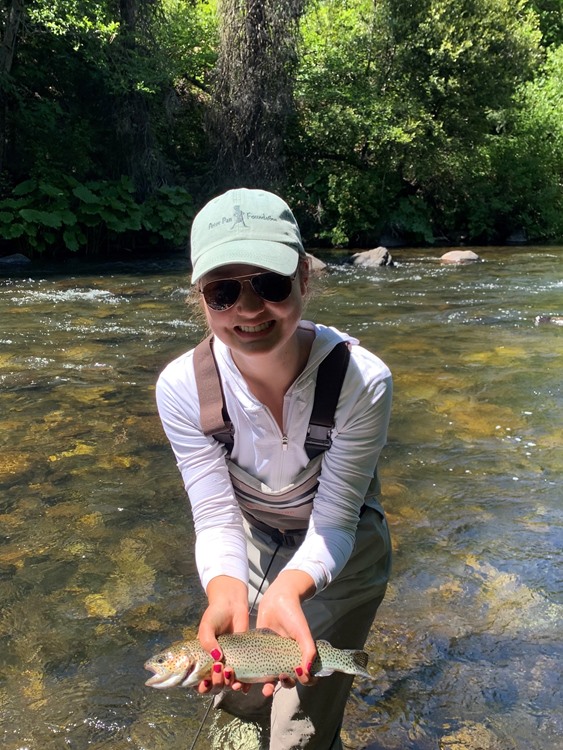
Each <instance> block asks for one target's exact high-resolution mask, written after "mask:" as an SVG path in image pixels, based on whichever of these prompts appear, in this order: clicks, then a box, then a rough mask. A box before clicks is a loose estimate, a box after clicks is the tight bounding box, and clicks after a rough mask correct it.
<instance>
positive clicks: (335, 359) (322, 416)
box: [305, 341, 350, 460]
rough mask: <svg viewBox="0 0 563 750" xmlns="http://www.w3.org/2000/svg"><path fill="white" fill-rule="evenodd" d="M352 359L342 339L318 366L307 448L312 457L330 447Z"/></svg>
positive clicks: (306, 442) (306, 440)
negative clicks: (339, 403) (345, 378)
mask: <svg viewBox="0 0 563 750" xmlns="http://www.w3.org/2000/svg"><path fill="white" fill-rule="evenodd" d="M349 360H350V349H349V348H348V344H347V343H346V342H345V341H341V342H340V343H339V344H337V345H336V346H335V347H334V349H332V351H331V352H330V353H329V354H328V355H327V356H326V357H325V358H324V359H323V361H322V362H321V364H320V365H319V369H318V372H317V385H316V387H315V400H314V401H313V411H312V412H311V418H310V419H309V429H308V430H307V438H306V439H305V450H306V451H307V455H308V456H309V460H310V459H312V458H315V456H318V455H319V453H322V452H323V451H326V450H328V449H329V448H330V446H331V444H332V437H331V436H332V428H333V427H334V413H335V412H336V406H337V405H338V399H339V398H340V391H341V389H342V383H343V382H344V376H345V375H346V370H347V369H348V362H349Z"/></svg>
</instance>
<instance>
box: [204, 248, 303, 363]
mask: <svg viewBox="0 0 563 750" xmlns="http://www.w3.org/2000/svg"><path fill="white" fill-rule="evenodd" d="M257 273H265V270H264V269H263V268H259V267H258V266H248V265H245V264H239V263H237V264H231V265H226V266H221V267H220V268H216V269H215V270H213V271H210V273H208V274H206V275H205V276H203V278H202V279H201V281H200V289H202V288H203V287H204V286H205V284H208V283H209V282H210V281H217V280H219V279H228V278H233V277H238V278H239V280H240V281H243V279H244V278H246V277H249V276H252V275H253V274H257ZM240 277H243V278H240ZM307 284H308V263H307V262H306V261H305V262H301V263H300V264H299V268H298V270H297V274H296V276H295V278H294V280H293V282H292V285H291V292H290V294H289V296H288V297H287V299H285V300H283V301H282V302H268V301H266V300H264V299H262V297H260V296H259V295H258V294H257V293H256V292H255V291H254V289H253V288H252V286H251V284H250V283H247V282H244V283H243V285H242V291H241V293H240V296H239V298H238V299H237V301H236V302H235V304H234V305H233V306H232V307H230V308H229V309H227V310H222V311H219V310H213V309H212V308H211V307H209V306H208V305H207V303H206V302H205V300H204V299H203V297H202V300H203V306H204V310H205V314H206V317H207V322H208V325H209V327H210V328H211V330H212V332H213V334H214V335H215V336H217V337H218V338H219V339H220V340H221V341H222V342H223V343H224V344H226V346H228V347H229V348H230V349H231V350H233V351H234V352H237V353H239V354H242V355H257V354H268V353H270V352H273V351H275V350H277V349H278V348H279V347H282V346H284V345H285V344H288V343H289V341H290V340H291V338H292V337H293V336H294V334H295V332H296V330H297V326H298V325H299V321H300V320H301V313H302V311H303V297H304V294H305V292H306V291H307Z"/></svg>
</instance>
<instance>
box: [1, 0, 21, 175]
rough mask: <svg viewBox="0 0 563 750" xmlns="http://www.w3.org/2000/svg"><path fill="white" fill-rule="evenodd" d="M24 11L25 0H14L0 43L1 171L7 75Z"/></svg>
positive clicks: (6, 101)
mask: <svg viewBox="0 0 563 750" xmlns="http://www.w3.org/2000/svg"><path fill="white" fill-rule="evenodd" d="M24 13H25V3H24V0H12V4H11V6H10V9H9V10H8V12H7V17H6V25H5V27H4V32H3V34H2V43H1V45H0V172H2V170H3V168H4V156H5V153H6V148H7V133H6V122H7V118H8V100H7V95H6V83H7V77H8V76H9V75H10V71H11V70H12V64H13V62H14V55H15V52H16V43H17V39H18V33H19V29H20V25H21V22H22V19H23V16H24Z"/></svg>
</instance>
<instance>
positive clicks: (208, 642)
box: [197, 576, 250, 693]
mask: <svg viewBox="0 0 563 750" xmlns="http://www.w3.org/2000/svg"><path fill="white" fill-rule="evenodd" d="M207 600H208V606H207V609H206V610H205V612H204V613H203V617H202V618H201V622H200V623H199V631H198V638H199V642H200V643H201V646H202V648H203V649H204V650H205V651H207V652H208V653H209V654H210V655H211V657H212V658H213V667H212V671H211V677H210V678H209V679H206V680H202V681H201V682H200V683H199V685H198V688H197V689H198V692H200V693H208V692H210V691H211V690H213V691H214V692H217V691H218V690H222V689H223V688H224V687H230V688H232V689H233V690H247V689H248V688H247V686H246V685H244V684H243V683H241V682H238V681H237V680H236V675H235V673H234V670H233V669H232V667H230V666H229V665H228V664H224V663H223V652H222V650H221V646H220V645H219V641H218V640H217V636H219V635H222V634H223V633H243V632H245V631H246V630H248V590H247V587H246V584H244V583H243V582H242V581H240V580H239V579H238V578H232V577H231V576H217V577H215V578H212V579H211V581H210V582H209V584H208V586H207ZM248 687H250V686H248Z"/></svg>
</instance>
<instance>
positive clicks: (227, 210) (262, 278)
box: [157, 189, 391, 750]
mask: <svg viewBox="0 0 563 750" xmlns="http://www.w3.org/2000/svg"><path fill="white" fill-rule="evenodd" d="M191 260H192V267H193V273H192V284H194V285H196V287H197V289H198V291H199V292H200V294H201V302H202V306H203V309H204V311H205V315H206V318H207V323H208V325H209V328H210V329H211V332H212V335H213V339H212V350H213V356H214V359H215V362H216V365H215V366H216V368H217V370H218V373H219V376H220V383H221V388H222V392H223V400H224V407H225V409H226V412H228V418H227V419H226V423H227V424H229V425H230V424H232V427H233V429H232V433H233V438H232V441H233V444H232V447H230V446H229V445H228V441H227V447H226V446H225V444H223V443H222V442H220V441H219V440H218V439H216V437H213V435H210V434H206V432H209V431H206V430H205V429H204V426H203V418H202V408H203V407H202V406H201V404H202V403H203V401H202V402H200V398H199V396H198V386H199V389H200V391H201V390H202V389H205V387H206V385H205V384H203V385H202V382H201V377H200V378H199V383H198V381H197V379H196V371H195V367H194V352H193V351H190V352H188V353H187V354H184V355H183V356H181V357H179V358H178V359H176V360H175V361H174V362H172V363H171V364H170V365H168V367H167V368H166V369H165V370H164V372H163V373H162V375H161V376H160V378H159V381H158V384H157V402H158V407H159V412H160V416H161V419H162V423H163V425H164V429H165V431H166V433H167V435H168V438H169V440H170V443H171V445H172V448H173V450H174V452H175V455H176V458H177V461H178V467H179V469H180V472H181V473H182V477H183V480H184V483H185V487H186V490H187V492H188V495H189V499H190V503H191V507H192V513H193V518H194V524H195V531H196V562H197V567H198V571H199V574H200V578H201V582H202V585H203V587H204V589H205V591H206V594H207V599H208V606H207V609H206V610H205V612H204V614H203V617H202V619H201V622H200V625H199V639H200V642H201V644H202V646H203V647H204V648H205V649H206V650H207V651H208V652H209V653H210V654H211V655H212V656H213V658H214V659H215V664H214V671H213V673H212V679H211V680H207V681H204V682H202V683H201V684H200V685H199V688H198V689H199V692H200V693H207V692H210V691H211V692H214V693H217V692H218V690H219V688H223V687H230V688H232V690H227V691H225V692H224V693H223V694H222V696H223V698H222V702H221V704H220V705H221V707H222V708H225V709H226V710H227V711H229V712H230V713H233V714H235V715H238V716H242V717H244V718H246V719H249V720H253V721H260V722H261V723H262V725H263V726H264V727H266V728H267V729H268V730H271V739H270V745H269V747H270V750H289V749H290V748H296V747H299V748H304V747H306V748H310V749H311V750H312V749H316V750H328V749H329V748H341V747H342V745H341V742H340V726H341V723H342V716H343V713H344V708H345V705H346V700H347V697H348V694H349V691H350V687H351V684H352V678H351V677H349V676H346V675H341V674H335V675H332V676H331V677H327V678H322V679H319V680H318V681H316V684H313V683H315V680H314V679H313V678H312V677H311V676H310V668H311V664H312V662H313V660H314V657H315V653H316V652H315V644H314V639H319V638H324V639H326V640H328V641H330V642H331V643H332V644H333V645H334V646H337V647H340V648H361V647H363V645H364V642H365V640H366V638H367V635H368V632H369V629H370V626H371V624H372V622H373V618H374V616H375V613H376V610H377V607H378V606H379V604H380V602H381V600H382V599H383V596H384V593H385V588H386V584H387V579H388V574H389V564H390V542H389V533H388V529H387V525H386V522H385V517H384V514H383V510H382V508H381V506H380V505H379V502H378V497H377V496H378V489H379V488H378V482H377V473H376V467H377V461H378V457H379V454H380V451H381V449H382V447H383V445H384V444H385V441H386V433H387V426H388V422H389V414H390V403H391V375H390V372H389V370H388V369H387V367H386V366H385V365H384V363H383V362H382V361H381V360H380V359H378V358H377V357H376V356H374V355H373V354H371V353H369V352H367V351H366V350H365V349H363V348H362V347H361V346H359V344H358V342H357V341H356V340H355V339H353V338H351V337H349V336H347V335H346V334H342V333H340V332H338V331H337V330H335V329H333V328H327V327H324V326H320V325H314V324H313V323H310V322H307V321H304V320H302V319H301V314H302V311H303V304H304V299H305V296H306V293H307V289H308V284H309V263H308V259H307V256H306V254H305V251H304V249H303V245H302V241H301V236H300V232H299V228H298V226H297V223H296V221H295V218H294V217H293V214H292V213H291V211H290V209H289V208H288V206H287V205H286V204H285V203H284V201H282V200H281V199H280V198H279V197H278V196H276V195H273V194H272V193H268V192H265V191H259V190H247V189H237V190H231V191H228V192H227V193H225V194H223V195H221V196H219V197H218V198H215V199H214V200H212V201H210V202H209V203H208V204H207V205H206V206H205V207H204V208H203V209H202V210H201V211H200V213H199V214H198V215H197V216H196V218H195V220H194V222H193V226H192V235H191ZM342 341H344V342H346V344H347V346H342V345H341V342H342ZM338 344H340V345H341V346H340V350H342V349H347V350H349V351H350V356H349V362H348V363H347V366H346V372H345V376H344V380H343V383H342V387H341V390H340V393H339V394H338V393H337V394H336V395H337V397H338V403H337V407H336V411H335V414H334V429H332V430H331V431H329V439H328V440H327V441H326V443H325V444H324V446H322V447H323V448H325V450H324V451H322V452H320V453H319V455H317V456H316V457H314V458H310V454H311V451H309V454H308V450H309V448H308V447H307V432H308V430H309V419H310V416H311V411H312V408H313V401H314V396H315V387H316V381H317V375H318V373H319V367H320V366H321V363H322V362H323V361H324V360H326V358H327V356H328V355H329V354H330V352H331V351H332V350H333V349H334V348H335V347H336V346H337V345H338ZM198 367H199V366H198ZM210 379H212V378H210V377H209V376H208V378H207V380H208V381H209V380H210ZM327 379H328V380H331V373H329V374H328V375H327V374H326V372H325V373H324V374H323V375H322V380H323V381H324V380H327ZM319 387H320V386H319ZM229 453H230V455H229ZM313 453H314V451H313ZM280 532H281V533H280ZM249 604H250V605H251V608H252V611H251V613H250V615H249ZM252 605H254V607H252ZM256 607H257V608H256ZM249 627H262V628H270V629H272V630H274V631H275V632H277V633H279V634H280V635H283V636H288V637H291V638H293V639H295V640H296V641H297V642H298V644H299V646H300V649H301V654H302V659H301V663H300V664H296V665H295V675H292V676H287V675H286V676H284V675H280V678H281V679H280V682H278V683H277V684H267V685H265V686H253V687H252V689H251V691H250V693H249V694H248V695H245V693H246V692H247V691H248V687H249V686H246V685H242V684H241V683H240V682H238V681H237V679H236V674H235V673H234V671H233V669H232V668H231V667H230V666H229V665H228V664H223V663H222V654H221V649H220V646H219V643H218V641H217V636H218V635H220V634H222V633H228V632H238V631H244V630H247V629H248V628H249Z"/></svg>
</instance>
